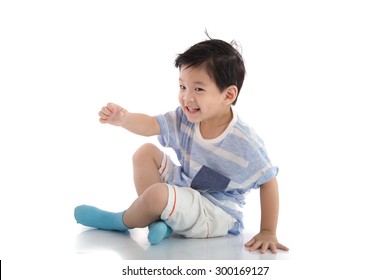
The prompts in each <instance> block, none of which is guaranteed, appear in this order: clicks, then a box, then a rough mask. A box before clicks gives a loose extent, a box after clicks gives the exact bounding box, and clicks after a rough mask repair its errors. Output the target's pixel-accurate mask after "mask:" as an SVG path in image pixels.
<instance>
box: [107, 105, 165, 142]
mask: <svg viewBox="0 0 390 280" xmlns="http://www.w3.org/2000/svg"><path fill="white" fill-rule="evenodd" d="M99 117H100V120H99V121H100V122H101V123H109V124H112V125H115V126H121V127H123V128H125V129H127V130H128V131H130V132H132V133H135V134H138V135H142V136H153V135H159V134H160V124H159V123H158V121H157V119H156V117H152V116H148V115H145V114H138V113H129V112H128V111H127V110H126V109H124V108H122V107H120V106H119V105H116V104H114V103H108V104H107V105H106V106H104V107H103V108H102V109H101V110H100V112H99Z"/></svg>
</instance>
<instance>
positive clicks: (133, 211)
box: [123, 183, 168, 228]
mask: <svg viewBox="0 0 390 280" xmlns="http://www.w3.org/2000/svg"><path fill="white" fill-rule="evenodd" d="M167 202H168V187H167V185H166V184H164V183H158V184H153V185H151V186H150V187H148V188H147V189H146V190H145V191H144V192H143V193H142V194H141V195H140V196H139V197H138V198H137V199H136V200H135V201H134V202H133V204H131V206H130V207H129V209H127V210H126V211H125V213H124V215H123V222H124V224H125V225H126V226H127V227H128V228H139V227H141V228H142V227H146V226H148V225H150V224H151V223H153V222H155V221H157V220H159V219H160V216H161V213H162V212H163V211H164V209H165V207H166V205H167Z"/></svg>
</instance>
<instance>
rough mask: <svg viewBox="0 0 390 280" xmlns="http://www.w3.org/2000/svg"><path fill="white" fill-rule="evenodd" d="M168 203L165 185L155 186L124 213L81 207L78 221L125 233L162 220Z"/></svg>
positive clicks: (146, 191)
mask: <svg viewBox="0 0 390 280" xmlns="http://www.w3.org/2000/svg"><path fill="white" fill-rule="evenodd" d="M167 201H168V187H167V185H166V184H164V183H159V184H154V185H152V186H150V187H149V188H148V189H147V190H145V191H144V192H143V193H142V194H141V195H140V196H139V197H138V198H137V199H136V200H135V201H134V202H133V203H132V204H131V205H130V207H129V208H128V209H127V210H126V211H124V212H119V213H112V212H108V211H104V210H101V209H99V208H96V207H93V206H88V205H80V206H78V207H76V208H75V211H74V215H75V218H76V221H77V222H78V223H80V224H83V225H85V226H89V227H95V228H99V229H105V230H119V231H125V230H127V229H128V228H142V227H146V226H148V225H149V224H151V223H153V222H155V221H157V220H159V219H160V216H161V213H162V212H163V211H164V209H165V207H166V205H167Z"/></svg>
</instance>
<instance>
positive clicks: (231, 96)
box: [225, 86, 238, 105]
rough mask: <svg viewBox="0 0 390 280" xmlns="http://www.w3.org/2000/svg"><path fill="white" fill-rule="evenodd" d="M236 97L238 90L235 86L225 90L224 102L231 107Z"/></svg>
mask: <svg viewBox="0 0 390 280" xmlns="http://www.w3.org/2000/svg"><path fill="white" fill-rule="evenodd" d="M237 95H238V88H237V87H236V86H229V87H228V88H227V89H226V90H225V102H226V103H227V104H229V105H231V104H232V103H233V102H234V101H235V100H236V99H237Z"/></svg>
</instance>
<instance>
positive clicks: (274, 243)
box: [245, 231, 289, 254]
mask: <svg viewBox="0 0 390 280" xmlns="http://www.w3.org/2000/svg"><path fill="white" fill-rule="evenodd" d="M245 247H247V248H248V249H249V251H250V252H253V251H255V250H257V249H260V253H261V254H264V253H265V252H266V251H267V250H268V249H269V250H270V251H271V252H272V253H273V254H276V253H277V249H281V250H284V251H288V250H289V249H288V248H287V247H286V246H284V245H283V244H280V243H279V242H278V239H277V238H276V236H275V234H273V233H271V232H266V231H261V232H260V233H258V234H256V235H255V236H254V237H253V238H252V239H251V240H249V241H248V242H247V243H245Z"/></svg>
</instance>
